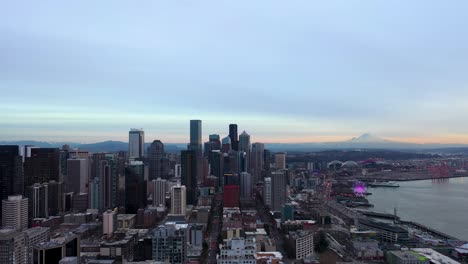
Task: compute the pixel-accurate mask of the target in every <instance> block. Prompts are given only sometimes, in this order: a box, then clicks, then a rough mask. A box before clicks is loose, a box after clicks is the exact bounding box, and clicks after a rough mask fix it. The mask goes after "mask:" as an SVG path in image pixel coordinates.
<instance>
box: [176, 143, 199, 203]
mask: <svg viewBox="0 0 468 264" xmlns="http://www.w3.org/2000/svg"><path fill="white" fill-rule="evenodd" d="M180 159H181V167H182V185H184V186H185V188H186V190H187V205H189V204H191V205H196V200H197V195H196V192H197V154H196V152H195V151H193V150H183V151H182V152H181V158H180Z"/></svg>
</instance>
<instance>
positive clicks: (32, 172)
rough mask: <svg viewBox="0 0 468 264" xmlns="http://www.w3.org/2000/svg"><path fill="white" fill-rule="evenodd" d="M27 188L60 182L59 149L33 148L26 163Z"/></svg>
mask: <svg viewBox="0 0 468 264" xmlns="http://www.w3.org/2000/svg"><path fill="white" fill-rule="evenodd" d="M24 175H25V179H24V180H25V186H31V185H33V184H34V183H43V182H49V181H57V182H59V181H60V151H59V149H58V148H33V149H31V157H27V158H26V159H25V162H24Z"/></svg>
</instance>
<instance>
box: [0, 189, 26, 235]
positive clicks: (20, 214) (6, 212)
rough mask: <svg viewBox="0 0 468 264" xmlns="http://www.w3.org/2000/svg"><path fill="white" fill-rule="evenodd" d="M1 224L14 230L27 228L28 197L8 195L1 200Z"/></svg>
mask: <svg viewBox="0 0 468 264" xmlns="http://www.w3.org/2000/svg"><path fill="white" fill-rule="evenodd" d="M2 225H3V227H7V228H12V229H14V230H18V231H21V230H24V229H26V228H28V199H27V198H24V197H23V196H22V195H10V196H8V199H6V200H3V202H2Z"/></svg>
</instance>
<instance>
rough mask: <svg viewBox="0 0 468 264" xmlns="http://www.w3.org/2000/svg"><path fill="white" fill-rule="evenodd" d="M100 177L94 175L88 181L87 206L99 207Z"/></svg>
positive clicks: (91, 207)
mask: <svg viewBox="0 0 468 264" xmlns="http://www.w3.org/2000/svg"><path fill="white" fill-rule="evenodd" d="M100 181H101V179H100V178H99V177H96V178H94V179H92V180H90V181H89V208H90V209H98V210H99V209H100V208H101V203H100V200H99V199H100V197H101V183H100Z"/></svg>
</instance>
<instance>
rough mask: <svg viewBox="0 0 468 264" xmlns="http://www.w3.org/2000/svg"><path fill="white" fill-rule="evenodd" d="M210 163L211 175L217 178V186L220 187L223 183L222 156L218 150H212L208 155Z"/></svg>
mask: <svg viewBox="0 0 468 264" xmlns="http://www.w3.org/2000/svg"><path fill="white" fill-rule="evenodd" d="M209 159H210V160H209V161H210V165H211V175H213V176H215V177H217V178H218V184H217V187H218V188H219V187H222V184H223V174H224V173H223V171H224V170H223V160H224V156H223V153H221V152H220V151H219V150H213V151H211V153H210V157H209Z"/></svg>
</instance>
